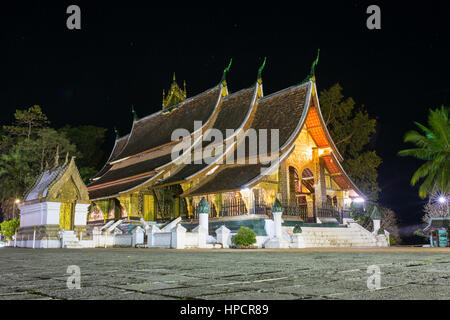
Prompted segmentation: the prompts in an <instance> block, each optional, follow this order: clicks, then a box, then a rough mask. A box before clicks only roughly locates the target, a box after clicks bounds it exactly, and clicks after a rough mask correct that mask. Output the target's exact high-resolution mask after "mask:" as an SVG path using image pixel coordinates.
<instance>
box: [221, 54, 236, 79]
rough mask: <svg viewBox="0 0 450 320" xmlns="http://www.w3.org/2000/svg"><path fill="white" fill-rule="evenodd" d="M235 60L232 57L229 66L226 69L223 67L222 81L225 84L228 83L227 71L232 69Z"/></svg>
mask: <svg viewBox="0 0 450 320" xmlns="http://www.w3.org/2000/svg"><path fill="white" fill-rule="evenodd" d="M232 62H233V58H231V59H230V63H229V64H228V67H226V68H225V69H223V75H222V80H221V81H220V82H221V83H222V84H223V85H224V86H226V85H227V79H226V78H227V72H228V71H230V68H231V63H232Z"/></svg>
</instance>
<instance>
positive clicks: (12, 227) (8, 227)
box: [0, 218, 20, 240]
mask: <svg viewBox="0 0 450 320" xmlns="http://www.w3.org/2000/svg"><path fill="white" fill-rule="evenodd" d="M19 226H20V219H19V218H16V219H13V220H8V221H3V222H2V224H1V225H0V227H1V228H2V230H1V232H2V235H4V236H5V238H6V240H12V236H13V235H14V234H15V233H16V231H17V229H19Z"/></svg>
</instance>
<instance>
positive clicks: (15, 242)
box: [14, 231, 17, 248]
mask: <svg viewBox="0 0 450 320" xmlns="http://www.w3.org/2000/svg"><path fill="white" fill-rule="evenodd" d="M16 245H17V231H16V235H15V236H14V248H15V247H16Z"/></svg>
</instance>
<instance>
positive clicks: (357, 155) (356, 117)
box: [320, 83, 382, 200]
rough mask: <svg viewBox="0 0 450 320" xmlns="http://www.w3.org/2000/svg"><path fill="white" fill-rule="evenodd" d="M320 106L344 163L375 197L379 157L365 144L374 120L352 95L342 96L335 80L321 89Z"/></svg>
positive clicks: (376, 195)
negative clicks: (327, 86) (330, 85)
mask: <svg viewBox="0 0 450 320" xmlns="http://www.w3.org/2000/svg"><path fill="white" fill-rule="evenodd" d="M320 108H321V111H322V114H323V117H324V120H325V123H326V125H327V127H328V130H329V132H330V135H331V137H332V138H333V141H334V143H335V145H336V147H337V148H338V149H339V152H340V153H341V154H342V156H343V157H344V159H345V161H344V162H343V164H342V165H343V167H344V169H345V171H346V172H347V173H348V175H349V176H350V178H351V179H352V180H353V181H354V182H355V183H356V185H358V186H359V187H360V189H361V191H362V192H363V193H365V194H366V195H367V196H368V197H369V198H370V199H372V200H377V199H378V193H379V191H380V188H379V186H378V183H377V178H378V172H377V169H378V167H379V166H380V164H381V162H382V161H381V158H380V157H379V156H378V155H377V154H376V152H375V151H374V150H370V149H369V148H368V144H369V143H370V141H371V139H372V137H373V134H374V133H375V132H376V120H375V119H372V118H370V117H369V114H368V113H367V111H366V110H365V108H364V106H356V104H355V101H354V100H353V98H351V97H349V98H344V95H343V93H342V87H341V86H340V85H339V84H338V83H337V84H335V85H333V86H332V87H331V88H330V89H325V90H323V91H321V92H320Z"/></svg>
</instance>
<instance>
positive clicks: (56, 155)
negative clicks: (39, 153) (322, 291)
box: [53, 144, 59, 169]
mask: <svg viewBox="0 0 450 320" xmlns="http://www.w3.org/2000/svg"><path fill="white" fill-rule="evenodd" d="M58 164H59V144H57V145H56V153H55V163H54V164H53V167H54V169H56V168H58Z"/></svg>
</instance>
